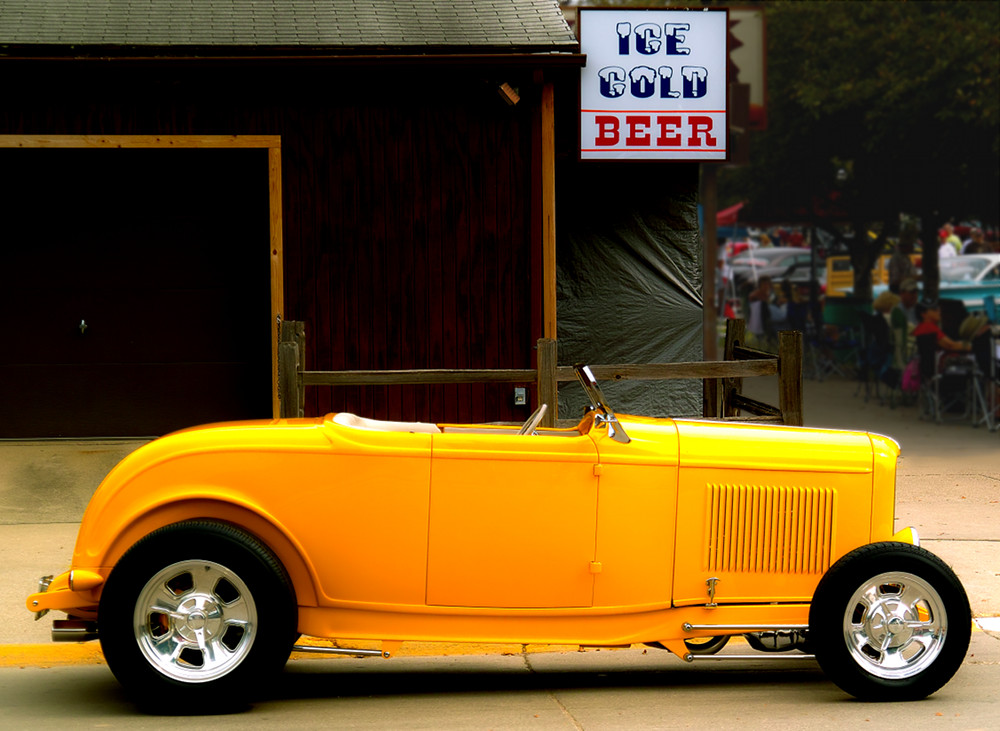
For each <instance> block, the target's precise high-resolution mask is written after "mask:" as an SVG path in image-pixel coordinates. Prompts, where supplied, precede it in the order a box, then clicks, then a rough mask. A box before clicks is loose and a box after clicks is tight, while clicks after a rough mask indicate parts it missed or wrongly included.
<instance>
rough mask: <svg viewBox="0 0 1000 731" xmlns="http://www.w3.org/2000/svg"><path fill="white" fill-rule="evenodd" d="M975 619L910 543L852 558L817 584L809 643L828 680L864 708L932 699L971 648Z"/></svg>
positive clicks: (945, 573) (960, 594)
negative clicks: (866, 703)
mask: <svg viewBox="0 0 1000 731" xmlns="http://www.w3.org/2000/svg"><path fill="white" fill-rule="evenodd" d="M971 633H972V612H971V610H970V609H969V599H968V597H967V596H966V594H965V589H963V588H962V584H961V582H959V580H958V577H957V576H955V573H954V572H953V571H952V570H951V569H950V568H949V567H948V566H947V564H945V563H944V562H943V561H942V560H941V559H940V558H938V557H937V556H935V555H934V554H932V553H930V552H929V551H926V550H924V549H922V548H919V547H917V546H912V545H910V544H907V543H873V544H871V545H868V546H862V547H861V548H858V549H855V550H854V551H851V552H850V553H848V554H847V555H846V556H844V557H843V558H841V559H840V560H839V561H837V563H835V564H834V565H833V566H832V567H831V568H830V570H829V571H828V572H827V573H826V575H825V576H823V578H822V579H821V580H820V582H819V586H817V587H816V593H815V595H814V596H813V601H812V606H811V607H810V610H809V641H810V644H811V645H812V647H813V648H814V651H815V653H816V659H817V660H818V661H819V664H820V667H822V668H823V671H824V672H825V673H826V674H827V676H828V677H829V678H830V679H831V680H832V681H833V682H834V683H836V684H837V685H838V686H839V687H840V688H841V689H843V690H844V691H846V692H848V693H850V694H851V695H853V696H855V697H856V698H860V699H861V700H866V701H911V700H919V699H921V698H925V697H927V696H929V695H930V694H931V693H934V692H935V691H937V690H938V689H940V688H941V687H942V686H943V685H944V684H945V683H947V682H948V681H949V680H950V679H951V677H952V676H953V675H954V674H955V673H956V671H957V670H958V668H959V666H960V665H961V664H962V661H963V660H964V659H965V653H966V651H967V650H968V648H969V639H970V636H971Z"/></svg>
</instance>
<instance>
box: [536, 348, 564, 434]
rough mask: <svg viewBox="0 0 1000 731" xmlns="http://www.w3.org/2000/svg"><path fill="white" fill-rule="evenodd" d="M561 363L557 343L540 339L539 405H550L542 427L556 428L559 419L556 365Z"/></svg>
mask: <svg viewBox="0 0 1000 731" xmlns="http://www.w3.org/2000/svg"><path fill="white" fill-rule="evenodd" d="M558 362H559V359H558V350H557V348H556V341H555V340H553V339H552V338H539V339H538V376H537V387H538V403H539V404H548V405H549V410H548V413H546V414H545V417H544V418H543V419H542V426H555V425H556V420H558V419H559V384H558V383H557V382H556V364H557V363H558Z"/></svg>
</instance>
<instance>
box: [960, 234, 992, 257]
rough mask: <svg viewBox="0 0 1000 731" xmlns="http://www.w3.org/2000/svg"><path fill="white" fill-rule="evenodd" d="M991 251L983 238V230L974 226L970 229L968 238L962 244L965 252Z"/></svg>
mask: <svg viewBox="0 0 1000 731" xmlns="http://www.w3.org/2000/svg"><path fill="white" fill-rule="evenodd" d="M988 252H989V248H988V247H987V246H986V241H985V240H984V238H983V230H982V229H981V228H973V229H972V230H971V231H969V238H968V240H967V241H966V242H965V243H964V244H962V253H963V254H985V253H988Z"/></svg>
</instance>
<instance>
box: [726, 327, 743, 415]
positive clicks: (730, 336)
mask: <svg viewBox="0 0 1000 731" xmlns="http://www.w3.org/2000/svg"><path fill="white" fill-rule="evenodd" d="M746 327H747V325H746V321H745V320H726V352H725V355H724V356H723V358H724V360H733V350H734V349H735V348H736V346H737V345H742V344H743V340H744V338H745V337H746ZM742 391H743V379H742V378H724V379H722V416H723V418H725V417H727V416H736V415H737V414H736V412H737V411H739V409H737V408H736V407H735V406H733V404H732V398H731V396H732V394H734V393H742Z"/></svg>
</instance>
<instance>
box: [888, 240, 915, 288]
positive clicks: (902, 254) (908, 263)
mask: <svg viewBox="0 0 1000 731" xmlns="http://www.w3.org/2000/svg"><path fill="white" fill-rule="evenodd" d="M915 238H916V237H915V235H914V233H913V231H912V230H909V231H904V232H903V233H902V234H901V235H900V237H899V243H898V244H896V250H895V251H894V252H893V253H892V256H891V257H890V258H889V291H890V292H892V293H893V294H899V287H900V285H901V284H902V283H903V281H904V280H906V279H911V278H913V277H916V275H917V270H916V267H914V266H913V260H912V259H911V258H910V255H911V254H913V243H914V240H915Z"/></svg>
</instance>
